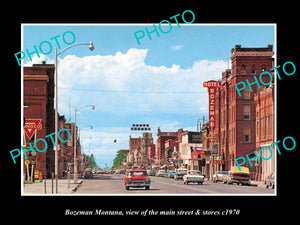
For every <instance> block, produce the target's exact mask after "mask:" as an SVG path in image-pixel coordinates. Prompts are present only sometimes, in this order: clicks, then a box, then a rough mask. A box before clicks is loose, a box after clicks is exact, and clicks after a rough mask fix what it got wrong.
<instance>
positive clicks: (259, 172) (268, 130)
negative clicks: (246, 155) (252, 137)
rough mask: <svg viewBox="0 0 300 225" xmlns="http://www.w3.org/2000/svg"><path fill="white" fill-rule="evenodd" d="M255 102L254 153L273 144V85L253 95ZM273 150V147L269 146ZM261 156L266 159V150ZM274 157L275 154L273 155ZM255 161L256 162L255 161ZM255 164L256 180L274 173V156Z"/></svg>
mask: <svg viewBox="0 0 300 225" xmlns="http://www.w3.org/2000/svg"><path fill="white" fill-rule="evenodd" d="M254 101H255V121H256V122H255V124H256V127H255V130H256V152H257V155H259V150H260V148H261V147H263V146H269V145H270V144H272V143H273V142H275V129H274V84H271V85H269V86H268V87H264V88H262V90H260V91H259V92H257V93H256V94H255V95H254ZM269 147H270V148H271V149H272V150H273V154H274V153H275V152H276V151H275V150H274V145H273V146H269ZM262 155H263V157H264V158H268V157H269V155H270V153H269V151H268V150H267V149H263V151H262ZM274 155H275V154H274ZM256 161H257V160H256ZM260 162H261V163H256V164H255V165H256V177H255V179H256V180H264V179H265V178H266V177H267V176H268V175H270V174H271V173H272V172H274V171H275V156H273V157H272V158H271V159H270V160H262V159H260Z"/></svg>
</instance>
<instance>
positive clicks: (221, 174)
mask: <svg viewBox="0 0 300 225" xmlns="http://www.w3.org/2000/svg"><path fill="white" fill-rule="evenodd" d="M225 176H228V171H223V170H220V171H217V172H216V173H215V174H214V175H213V177H212V180H213V182H215V183H217V182H218V181H222V182H224V177H225Z"/></svg>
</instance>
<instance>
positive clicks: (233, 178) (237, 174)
mask: <svg viewBox="0 0 300 225" xmlns="http://www.w3.org/2000/svg"><path fill="white" fill-rule="evenodd" d="M240 169H241V170H239V169H238V167H237V166H233V167H231V170H230V171H228V175H224V181H223V182H224V184H225V183H227V184H233V183H237V184H246V185H250V181H251V180H250V172H249V168H247V167H244V166H240Z"/></svg>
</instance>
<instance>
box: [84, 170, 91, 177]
mask: <svg viewBox="0 0 300 225" xmlns="http://www.w3.org/2000/svg"><path fill="white" fill-rule="evenodd" d="M89 178H93V172H92V171H91V170H86V171H85V172H84V179H89Z"/></svg>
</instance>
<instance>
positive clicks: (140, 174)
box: [124, 169, 150, 190]
mask: <svg viewBox="0 0 300 225" xmlns="http://www.w3.org/2000/svg"><path fill="white" fill-rule="evenodd" d="M124 185H125V188H126V190H129V187H135V188H142V187H145V189H146V190H149V189H150V178H149V177H148V175H147V171H146V170H145V169H129V170H127V171H126V173H125V180H124Z"/></svg>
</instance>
